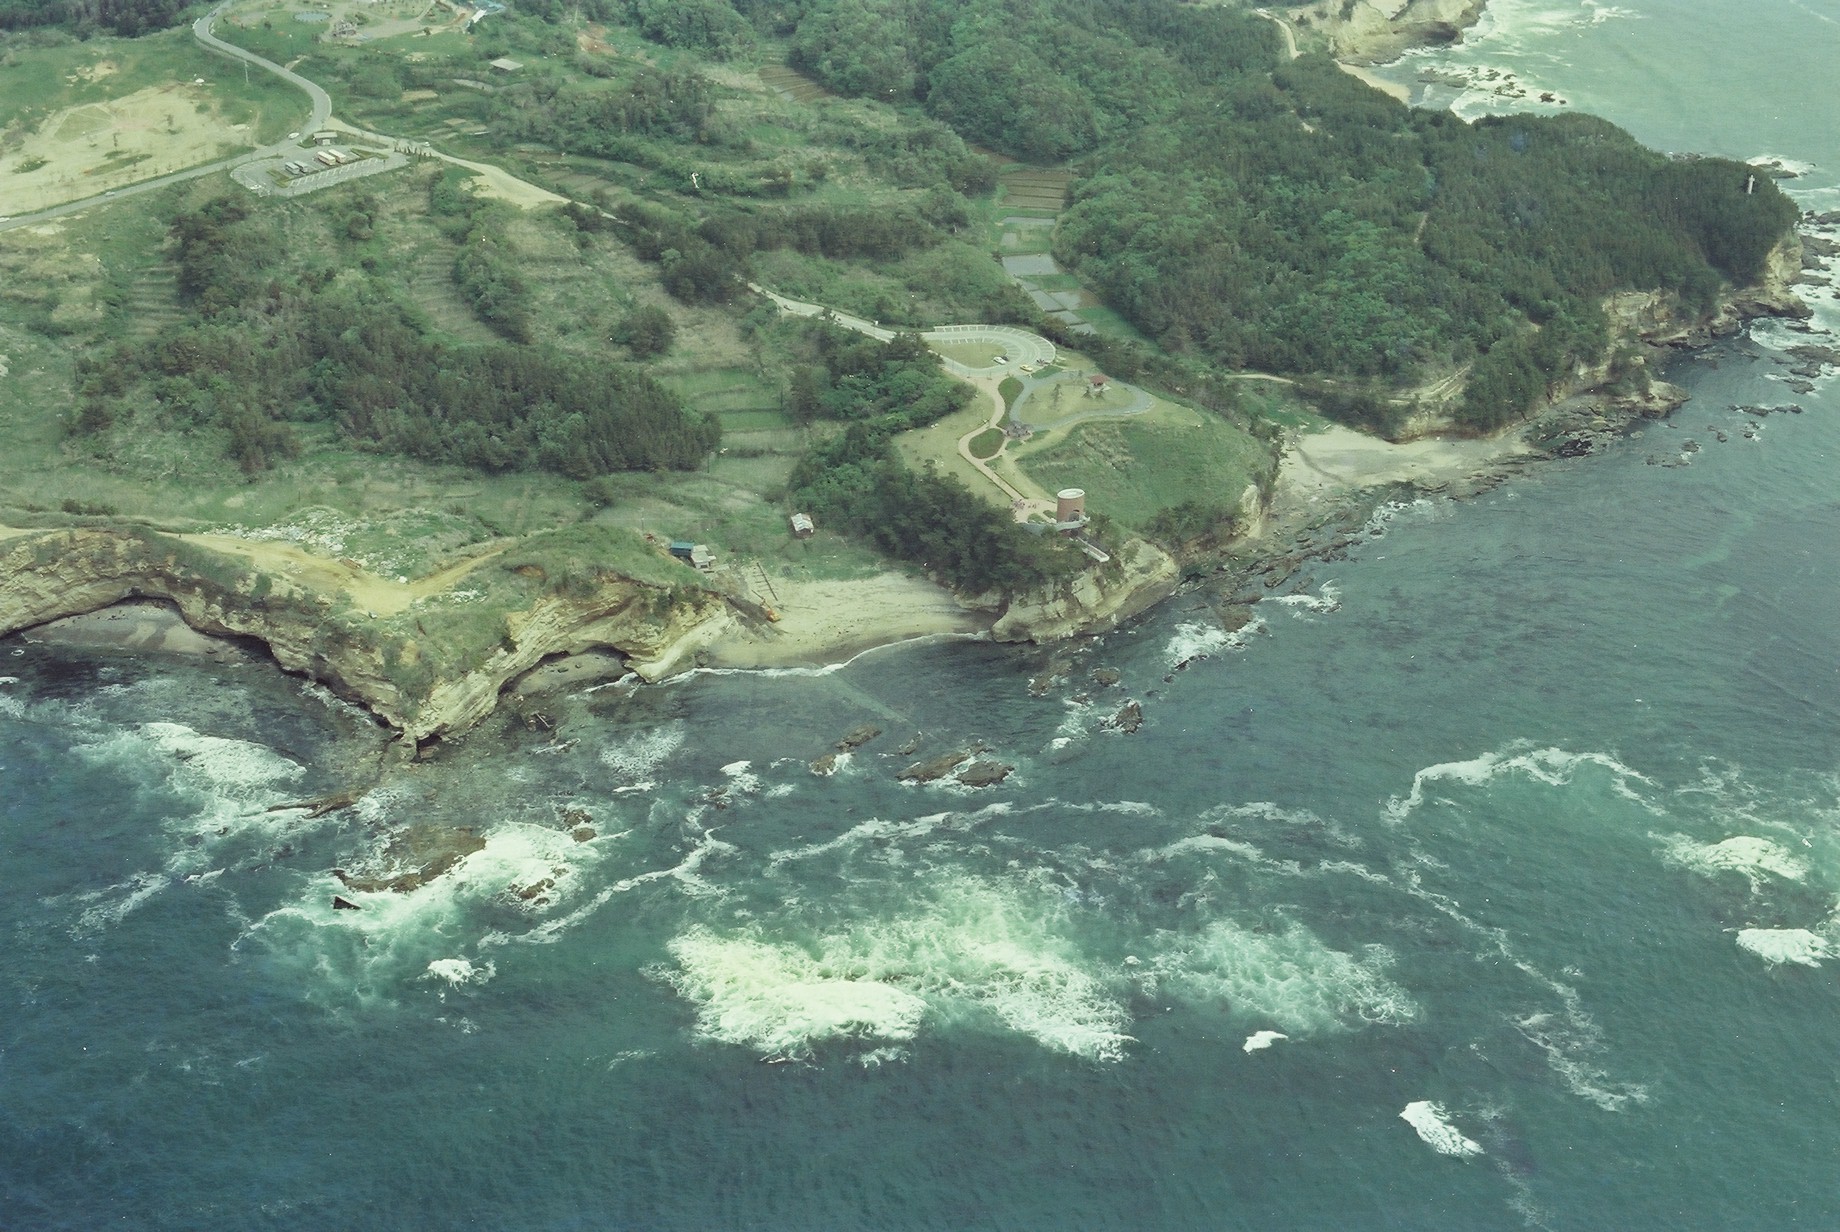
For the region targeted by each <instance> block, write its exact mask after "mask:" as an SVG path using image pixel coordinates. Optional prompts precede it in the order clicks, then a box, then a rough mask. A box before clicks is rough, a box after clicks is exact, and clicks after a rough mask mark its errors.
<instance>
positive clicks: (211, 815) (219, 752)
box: [73, 723, 331, 934]
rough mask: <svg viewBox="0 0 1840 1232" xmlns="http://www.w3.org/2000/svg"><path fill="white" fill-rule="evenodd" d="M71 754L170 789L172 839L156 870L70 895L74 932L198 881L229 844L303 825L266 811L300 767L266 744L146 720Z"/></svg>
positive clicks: (166, 826)
mask: <svg viewBox="0 0 1840 1232" xmlns="http://www.w3.org/2000/svg"><path fill="white" fill-rule="evenodd" d="M73 751H74V752H75V753H76V754H77V755H78V756H80V757H82V758H84V759H85V760H87V761H90V762H91V763H95V764H113V765H117V766H122V767H125V768H126V769H128V770H130V771H131V772H132V773H133V774H134V775H135V776H136V777H137V778H139V779H140V780H141V781H142V782H144V783H146V784H148V785H149V787H150V788H152V789H153V790H156V791H157V790H163V791H164V792H166V793H168V794H169V795H170V797H171V799H170V800H168V801H166V802H163V805H162V809H161V811H162V812H165V813H167V814H168V818H167V820H166V821H165V822H164V823H163V824H162V829H163V830H164V831H165V832H166V834H167V835H169V836H171V838H172V839H173V840H174V843H173V847H172V849H171V851H170V853H169V854H168V855H167V857H166V859H165V862H164V865H163V867H162V868H161V869H160V870H159V871H158V872H153V871H144V872H140V873H136V874H135V875H134V876H132V877H130V878H129V879H128V880H127V881H125V882H122V883H121V884H119V885H114V886H110V887H108V888H107V889H104V890H96V891H90V892H87V893H85V894H81V895H77V896H75V899H74V901H76V902H78V903H81V904H83V906H82V908H81V910H80V911H79V913H78V915H77V918H76V921H75V929H76V931H77V932H78V933H79V934H81V933H85V932H90V931H94V930H96V929H100V928H105V927H108V926H111V925H114V924H118V923H120V922H121V921H122V920H123V919H124V918H125V917H126V916H127V915H128V914H130V913H131V912H132V911H134V910H135V908H137V907H139V906H140V905H141V904H142V903H144V902H146V901H147V900H148V899H149V898H151V897H153V896H154V895H155V894H157V893H159V892H160V891H161V890H162V889H165V888H166V887H168V886H170V885H175V884H181V883H187V882H198V881H200V880H202V879H203V878H204V876H205V875H206V874H208V873H209V872H211V871H213V870H212V865H213V862H214V861H216V860H218V859H220V858H222V853H223V851H224V849H225V848H226V847H227V846H228V845H230V844H233V843H237V842H239V841H244V840H248V839H250V838H256V839H263V838H279V836H280V835H281V834H283V833H286V832H297V831H298V830H299V828H300V826H301V824H302V819H301V818H300V817H299V815H298V814H297V813H295V812H291V811H281V812H271V811H270V808H271V806H273V805H277V804H281V803H284V802H285V801H286V800H287V799H288V795H287V794H284V793H283V788H286V787H289V786H291V785H292V784H294V783H296V782H297V781H298V780H299V779H300V778H301V776H302V775H303V774H304V773H305V771H304V770H303V769H302V767H301V766H300V765H298V764H297V763H295V762H293V761H291V760H289V759H288V758H286V757H283V756H282V755H281V754H279V753H277V752H275V751H274V750H273V749H270V748H266V747H264V746H263V745H259V744H253V743H251V742H249V741H245V740H232V739H227V738H224V737H218V736H206V735H202V734H200V733H199V732H196V731H194V730H193V729H191V728H189V727H186V726H184V725H182V724H178V723H144V724H141V725H139V726H138V727H132V728H117V729H112V730H110V731H108V732H107V733H106V734H105V735H102V736H100V737H99V738H98V739H95V740H92V741H89V742H86V743H81V744H77V745H75V746H73ZM328 824H331V823H328Z"/></svg>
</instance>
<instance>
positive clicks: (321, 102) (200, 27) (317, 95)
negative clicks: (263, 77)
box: [192, 0, 332, 162]
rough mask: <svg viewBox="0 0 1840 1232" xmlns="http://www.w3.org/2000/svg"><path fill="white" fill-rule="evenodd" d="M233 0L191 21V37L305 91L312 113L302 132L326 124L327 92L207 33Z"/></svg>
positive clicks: (329, 105)
mask: <svg viewBox="0 0 1840 1232" xmlns="http://www.w3.org/2000/svg"><path fill="white" fill-rule="evenodd" d="M235 2H236V0H224V2H223V3H222V4H220V5H218V6H217V7H216V8H214V9H212V10H211V11H210V12H208V13H206V14H205V15H204V16H203V17H200V18H199V19H198V20H197V21H195V22H193V23H192V37H193V38H195V39H197V40H198V41H199V42H200V43H202V44H204V45H205V46H206V47H209V48H210V49H211V50H212V51H217V52H222V53H223V54H224V55H226V56H231V57H233V58H235V59H238V60H242V61H244V62H245V63H248V64H253V65H255V66H256V67H257V68H260V69H266V70H267V71H268V72H271V73H273V74H275V76H277V77H279V78H281V79H282V80H283V81H285V82H287V83H288V84H289V85H291V86H293V87H295V88H296V89H299V90H304V91H306V94H307V97H308V98H310V99H312V100H313V117H312V118H311V119H310V120H308V121H307V126H306V127H305V128H303V129H301V130H300V131H301V132H303V133H312V132H317V131H318V130H320V129H322V128H324V127H326V121H327V120H330V119H331V118H332V97H331V96H330V95H329V94H327V93H326V92H325V91H324V90H322V89H320V88H319V87H318V86H316V85H314V84H313V83H312V82H310V81H308V80H307V79H306V78H305V77H302V76H301V75H300V74H299V73H296V72H293V71H291V70H289V69H285V68H282V67H281V66H280V65H279V64H276V63H275V62H274V61H273V60H264V59H263V58H262V57H261V56H258V55H257V54H256V53H255V52H253V51H244V50H243V49H242V48H241V47H238V46H236V45H235V44H233V43H226V42H224V40H222V39H220V38H218V37H217V36H216V35H215V34H212V33H211V27H212V26H214V25H216V24H217V18H218V17H219V15H221V14H222V13H223V11H224V10H225V9H227V8H229V7H230V6H231V5H232V4H233V3H235ZM285 144H286V143H285V142H276V143H275V145H273V146H271V147H269V149H270V150H271V151H272V150H277V149H280V148H281V146H283V145H285ZM237 161H239V162H240V161H242V160H241V159H238V160H237Z"/></svg>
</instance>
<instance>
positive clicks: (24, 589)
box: [0, 527, 729, 742]
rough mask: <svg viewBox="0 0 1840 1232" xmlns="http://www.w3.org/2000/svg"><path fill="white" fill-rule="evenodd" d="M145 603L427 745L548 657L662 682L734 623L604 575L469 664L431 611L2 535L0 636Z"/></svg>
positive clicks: (516, 625)
mask: <svg viewBox="0 0 1840 1232" xmlns="http://www.w3.org/2000/svg"><path fill="white" fill-rule="evenodd" d="M487 567H489V566H487ZM134 598H155V599H164V600H167V601H169V602H171V603H172V604H173V605H174V606H176V607H177V608H178V609H179V612H180V613H181V614H182V615H183V616H184V618H185V621H186V623H187V624H189V625H190V626H192V627H193V628H194V629H197V630H199V631H200V632H202V633H212V634H218V635H225V636H237V637H249V638H255V639H257V640H259V641H261V642H263V643H264V644H265V645H266V646H267V647H268V648H269V650H270V652H271V653H273V655H274V657H275V660H276V662H278V663H279V664H280V665H281V666H282V667H283V668H285V669H287V670H288V671H291V672H298V673H300V674H302V675H305V676H309V677H311V678H312V679H314V680H317V681H320V682H322V683H324V684H325V685H327V686H328V687H330V688H331V689H333V690H334V691H335V692H337V693H338V694H339V695H340V696H342V697H345V698H347V699H349V700H351V701H355V702H357V703H359V704H361V705H363V706H364V707H366V708H367V709H369V710H370V711H371V713H373V714H375V715H376V716H377V717H378V718H379V719H381V720H382V721H383V722H385V723H387V724H389V725H390V726H391V727H393V728H395V729H397V730H398V731H399V732H401V733H402V734H403V736H405V737H406V738H407V739H409V740H411V741H418V742H419V741H422V740H426V739H428V738H430V737H435V736H441V735H447V734H451V733H455V732H459V731H462V730H464V729H466V728H467V727H469V726H471V725H472V724H474V723H476V722H478V721H479V720H480V719H481V718H483V717H485V716H486V715H487V714H489V713H491V711H492V709H493V707H494V706H495V705H496V704H497V700H498V695H499V691H500V690H501V689H502V688H503V687H504V685H505V684H506V683H507V682H508V681H510V680H513V679H515V678H516V677H517V676H519V675H521V674H523V673H524V672H526V671H528V670H530V669H531V668H533V667H535V666H537V665H538V664H539V663H541V662H542V661H543V660H544V659H546V658H549V657H550V656H553V655H558V654H567V653H573V652H578V651H581V650H587V649H612V650H616V651H618V652H619V653H621V654H622V655H624V656H626V657H627V658H628V659H629V660H630V661H631V662H632V664H633V666H634V667H635V670H638V671H639V672H640V673H641V674H642V675H645V676H647V678H653V679H655V678H656V677H657V676H659V675H663V674H667V673H668V672H669V671H670V670H672V668H673V667H674V666H676V665H677V664H679V663H680V662H681V661H682V659H683V657H684V656H686V655H688V654H691V653H693V652H694V649H695V648H696V646H698V645H700V644H702V643H703V641H705V640H706V639H707V638H708V637H710V636H713V635H714V631H715V630H718V629H719V628H721V627H724V626H725V624H726V621H727V620H728V618H729V616H728V609H727V604H726V602H725V601H724V600H723V599H722V598H721V597H720V596H719V595H716V594H713V593H710V592H706V591H691V592H686V591H683V590H681V589H665V588H661V587H656V586H650V585H646V584H643V583H640V582H636V581H634V580H632V579H629V578H621V577H615V576H607V577H603V578H601V579H600V580H599V581H598V582H597V583H596V584H595V585H594V586H593V587H591V588H586V589H582V588H576V590H575V591H574V592H571V593H558V592H545V593H540V594H539V595H538V596H537V597H536V598H535V599H533V600H532V601H530V602H529V603H528V605H527V606H525V607H523V608H521V609H517V610H511V611H507V612H503V613H502V614H501V613H481V614H480V615H479V617H478V618H477V619H476V620H475V622H474V623H475V626H476V627H477V626H482V625H483V626H490V631H491V633H492V634H493V635H495V637H496V640H495V641H493V642H492V643H491V644H490V646H489V648H487V647H485V646H480V647H475V648H473V650H472V652H471V653H469V650H468V647H466V646H465V645H455V644H452V643H451V642H444V641H443V639H442V637H441V625H440V622H439V621H438V620H437V619H436V617H435V614H434V612H433V610H432V609H429V610H421V609H418V608H416V607H408V608H406V609H405V610H404V611H402V612H401V613H398V614H396V615H394V616H388V617H379V616H377V615H376V614H374V613H371V612H366V611H361V610H358V609H357V608H355V607H354V606H352V605H351V604H350V603H349V601H348V600H346V598H345V597H337V598H335V596H333V595H329V594H327V593H325V591H324V590H321V589H316V588H314V587H310V586H307V585H303V584H301V583H300V582H298V581H296V580H295V579H293V578H291V577H290V576H288V574H287V572H286V571H271V570H265V569H263V568H261V567H260V566H259V565H258V564H256V563H255V562H254V561H252V560H251V559H249V558H245V557H239V556H234V555H230V554H226V553H221V552H212V551H210V550H209V549H206V548H202V547H200V546H198V545H196V544H192V543H186V542H184V541H182V540H180V539H179V538H177V537H175V536H170V535H163V534H159V533H156V532H151V531H145V530H139V529H115V528H99V527H89V528H82V529H64V530H43V531H27V532H8V533H6V534H5V535H4V537H0V635H4V634H7V633H13V632H16V631H18V630H21V629H29V628H31V627H33V626H35V625H40V624H44V623H46V622H48V621H52V620H57V619H59V618H61V617H64V616H74V615H78V614H81V613H84V612H92V611H96V610H98V609H100V608H104V607H107V606H109V605H110V604H114V603H119V602H121V601H122V600H124V599H134ZM430 626H433V628H432V629H431V628H430Z"/></svg>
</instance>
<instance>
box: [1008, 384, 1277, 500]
mask: <svg viewBox="0 0 1840 1232" xmlns="http://www.w3.org/2000/svg"><path fill="white" fill-rule="evenodd" d="M1004 456H1005V458H1006V459H1010V460H1012V461H1013V463H1014V465H1015V466H1016V467H1017V468H1018V469H1019V470H1021V471H1022V472H1024V473H1025V474H1027V475H1028V476H1029V477H1030V478H1031V479H1033V480H1034V481H1036V482H1037V483H1038V484H1039V485H1040V486H1041V487H1043V488H1045V489H1047V490H1048V491H1055V490H1058V489H1060V488H1064V487H1076V488H1085V489H1086V494H1087V508H1088V509H1089V510H1090V511H1092V512H1094V513H1104V514H1106V515H1108V516H1110V517H1112V518H1115V519H1116V520H1117V521H1118V522H1119V523H1120V524H1122V525H1123V526H1126V527H1128V528H1129V529H1131V530H1135V531H1141V530H1143V529H1144V528H1146V527H1147V526H1148V525H1149V523H1150V521H1151V520H1152V519H1153V518H1154V517H1155V516H1156V515H1157V513H1158V512H1160V511H1161V510H1163V509H1166V508H1169V507H1171V506H1174V505H1179V504H1181V503H1183V502H1185V501H1194V502H1196V503H1198V504H1202V505H1207V506H1211V507H1215V508H1232V507H1233V506H1235V505H1236V504H1237V503H1238V501H1239V498H1240V494H1241V493H1242V492H1243V491H1244V490H1245V488H1246V485H1247V484H1249V483H1251V482H1252V481H1253V477H1254V468H1255V467H1256V466H1257V465H1258V463H1259V460H1260V459H1261V458H1262V456H1263V453H1262V450H1261V448H1260V446H1259V444H1258V442H1257V441H1255V440H1253V439H1252V438H1251V437H1250V436H1248V435H1247V434H1246V433H1245V432H1243V431H1241V430H1240V429H1239V428H1237V427H1235V426H1233V425H1232V424H1230V423H1228V422H1226V421H1225V420H1223V419H1221V418H1219V417H1218V416H1216V415H1211V414H1208V413H1207V412H1205V411H1198V410H1195V409H1193V408H1192V407H1186V406H1180V405H1178V404H1176V403H1173V402H1166V401H1164V400H1163V399H1161V398H1158V399H1156V400H1155V402H1154V403H1153V405H1152V406H1151V408H1150V409H1149V410H1147V411H1145V412H1143V413H1142V414H1141V415H1134V416H1132V417H1131V418H1129V419H1116V420H1114V419H1100V420H1090V421H1088V422H1085V423H1081V424H1077V425H1075V426H1073V427H1071V428H1069V429H1067V430H1066V432H1065V433H1064V434H1063V433H1060V432H1056V433H1053V434H1052V435H1051V437H1050V438H1049V439H1045V440H1044V439H1042V438H1039V437H1038V438H1037V439H1035V440H1032V441H1029V442H1028V443H1026V444H1022V445H1016V444H1012V445H1011V446H1010V447H1009V448H1008V449H1007V450H1005V451H1004Z"/></svg>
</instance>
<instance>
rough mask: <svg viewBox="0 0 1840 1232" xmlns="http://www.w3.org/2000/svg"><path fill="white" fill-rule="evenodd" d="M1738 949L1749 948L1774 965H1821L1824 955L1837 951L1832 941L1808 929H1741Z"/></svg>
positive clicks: (1832, 954) (1831, 954) (1830, 956)
mask: <svg viewBox="0 0 1840 1232" xmlns="http://www.w3.org/2000/svg"><path fill="white" fill-rule="evenodd" d="M1738 948H1739V949H1743V950H1749V951H1750V952H1751V953H1753V954H1755V955H1756V956H1757V957H1759V958H1761V959H1763V961H1764V962H1766V963H1768V964H1770V966H1772V967H1779V966H1781V965H1782V964H1783V963H1786V962H1792V963H1800V964H1801V965H1802V966H1804V967H1818V966H1820V965H1821V960H1822V959H1823V958H1832V957H1833V956H1834V954H1835V948H1834V944H1833V943H1832V942H1831V941H1829V940H1828V939H1827V938H1825V937H1823V936H1821V935H1820V934H1819V933H1811V932H1809V931H1808V930H1807V929H1805V928H1741V929H1739V930H1738Z"/></svg>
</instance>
